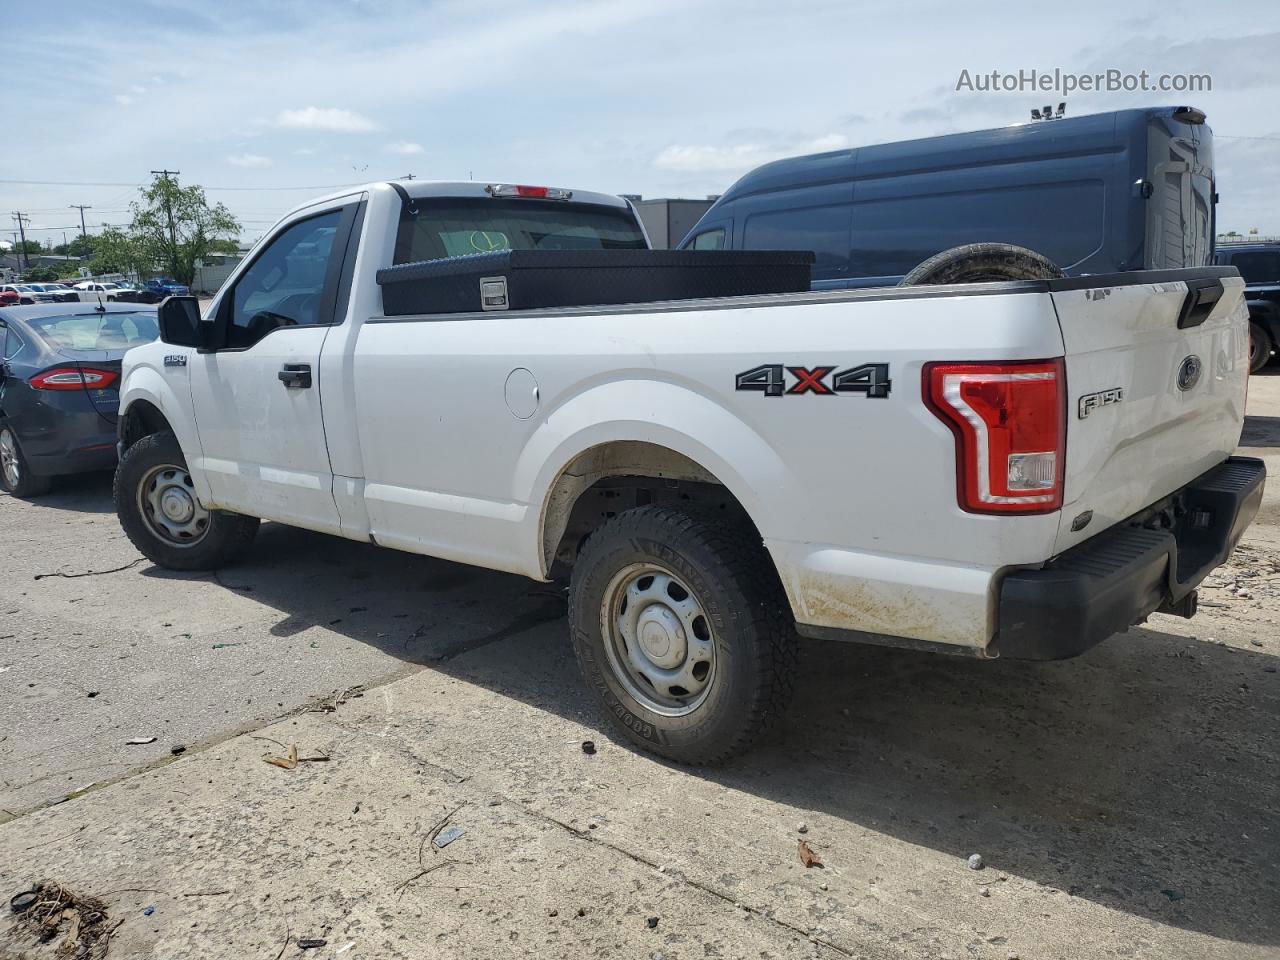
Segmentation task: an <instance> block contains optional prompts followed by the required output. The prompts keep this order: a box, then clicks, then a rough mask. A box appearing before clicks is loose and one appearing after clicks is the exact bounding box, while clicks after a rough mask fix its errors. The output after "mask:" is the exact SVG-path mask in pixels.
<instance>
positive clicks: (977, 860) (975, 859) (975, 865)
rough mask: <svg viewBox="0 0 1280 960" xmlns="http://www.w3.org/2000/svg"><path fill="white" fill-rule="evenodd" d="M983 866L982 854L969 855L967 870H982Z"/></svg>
mask: <svg viewBox="0 0 1280 960" xmlns="http://www.w3.org/2000/svg"><path fill="white" fill-rule="evenodd" d="M983 866H984V864H983V862H982V854H980V853H971V854H969V869H970V870H981V869H982V868H983Z"/></svg>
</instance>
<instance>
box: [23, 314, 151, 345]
mask: <svg viewBox="0 0 1280 960" xmlns="http://www.w3.org/2000/svg"><path fill="white" fill-rule="evenodd" d="M27 323H28V324H29V325H30V326H31V328H32V329H33V330H35V332H36V333H38V334H39V335H40V337H41V339H43V340H44V342H45V343H47V344H49V346H51V347H53V348H54V349H55V350H127V349H128V348H129V347H138V346H141V345H142V344H144V343H151V341H153V340H155V339H156V337H158V336H159V335H160V328H159V326H158V325H157V324H156V316H155V314H154V313H96V312H95V313H77V314H73V315H71V316H65V317H34V318H32V319H29V320H28V321H27Z"/></svg>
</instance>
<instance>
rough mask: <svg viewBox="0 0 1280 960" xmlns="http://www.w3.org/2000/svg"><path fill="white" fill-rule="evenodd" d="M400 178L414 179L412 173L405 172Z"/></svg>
mask: <svg viewBox="0 0 1280 960" xmlns="http://www.w3.org/2000/svg"><path fill="white" fill-rule="evenodd" d="M400 179H401V180H412V179H414V176H413V174H412V173H406V174H405V175H404V176H403V177H401V178H400Z"/></svg>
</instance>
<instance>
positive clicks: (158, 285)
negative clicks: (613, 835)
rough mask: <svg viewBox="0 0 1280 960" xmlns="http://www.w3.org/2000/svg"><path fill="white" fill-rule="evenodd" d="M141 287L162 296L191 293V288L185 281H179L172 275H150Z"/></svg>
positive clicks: (178, 295) (184, 295)
mask: <svg viewBox="0 0 1280 960" xmlns="http://www.w3.org/2000/svg"><path fill="white" fill-rule="evenodd" d="M143 287H145V288H146V289H148V290H154V291H155V292H156V293H159V294H160V295H161V296H164V297H186V296H189V295H190V294H191V288H190V287H188V286H187V285H186V284H185V283H179V282H178V281H177V280H174V279H173V278H172V277H152V278H151V279H150V280H147V281H146V282H145V283H143Z"/></svg>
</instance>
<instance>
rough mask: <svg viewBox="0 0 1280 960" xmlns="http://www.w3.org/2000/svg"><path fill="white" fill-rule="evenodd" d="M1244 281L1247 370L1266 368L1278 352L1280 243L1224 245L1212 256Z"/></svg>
mask: <svg viewBox="0 0 1280 960" xmlns="http://www.w3.org/2000/svg"><path fill="white" fill-rule="evenodd" d="M1214 261H1215V262H1217V263H1225V264H1230V265H1231V266H1233V267H1235V268H1236V269H1237V270H1239V271H1240V276H1242V277H1244V282H1245V297H1246V298H1247V299H1248V303H1249V334H1250V347H1249V367H1250V369H1251V370H1253V371H1254V372H1255V373H1256V372H1257V371H1259V370H1261V369H1262V368H1263V367H1265V366H1266V365H1267V364H1268V363H1269V362H1270V361H1271V358H1272V356H1274V355H1275V352H1276V350H1277V349H1278V348H1280V243H1224V244H1222V245H1220V246H1219V247H1218V250H1217V253H1216V254H1215V255H1214Z"/></svg>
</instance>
